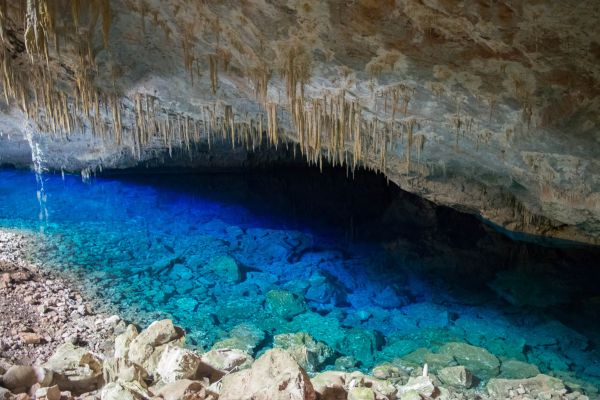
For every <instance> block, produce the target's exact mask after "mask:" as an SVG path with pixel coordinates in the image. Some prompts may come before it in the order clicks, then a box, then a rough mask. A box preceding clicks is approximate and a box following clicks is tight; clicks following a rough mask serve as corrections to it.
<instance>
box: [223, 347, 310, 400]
mask: <svg viewBox="0 0 600 400" xmlns="http://www.w3.org/2000/svg"><path fill="white" fill-rule="evenodd" d="M315 399H316V394H315V391H314V388H313V386H312V384H311V382H310V378H309V377H308V375H307V374H306V372H304V370H303V369H302V368H300V366H299V365H298V364H297V363H296V361H295V360H294V359H293V358H292V356H291V355H289V354H288V353H287V352H286V351H285V350H282V349H272V350H269V351H267V352H266V353H265V354H263V355H262V356H261V357H260V358H259V359H258V360H256V362H255V363H254V364H252V367H251V368H250V369H247V370H243V371H240V372H235V373H233V374H230V375H226V376H225V377H223V380H222V388H221V392H220V394H219V400H315Z"/></svg>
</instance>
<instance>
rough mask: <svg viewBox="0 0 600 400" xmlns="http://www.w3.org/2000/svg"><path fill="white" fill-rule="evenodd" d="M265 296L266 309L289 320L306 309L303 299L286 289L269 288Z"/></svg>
mask: <svg viewBox="0 0 600 400" xmlns="http://www.w3.org/2000/svg"><path fill="white" fill-rule="evenodd" d="M266 298H267V310H268V311H270V312H271V313H273V314H274V315H276V316H278V317H281V318H283V319H287V320H291V319H292V318H294V317H295V316H296V315H298V314H301V313H303V312H304V311H305V310H306V306H305V304H304V299H302V298H301V297H300V296H298V295H297V294H294V293H292V292H288V291H287V290H280V289H275V290H270V291H269V292H267V296H266Z"/></svg>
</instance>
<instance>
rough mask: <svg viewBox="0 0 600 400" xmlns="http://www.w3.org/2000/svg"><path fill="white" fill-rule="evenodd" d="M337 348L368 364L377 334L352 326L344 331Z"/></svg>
mask: <svg viewBox="0 0 600 400" xmlns="http://www.w3.org/2000/svg"><path fill="white" fill-rule="evenodd" d="M339 350H340V351H341V352H343V353H344V354H346V355H349V356H352V357H354V358H356V359H357V360H358V361H360V362H361V363H362V364H363V365H370V364H372V363H373V359H374V355H375V351H376V350H377V336H376V334H375V332H373V331H368V330H365V329H360V328H354V329H352V330H350V331H348V332H347V333H346V336H345V337H344V338H343V339H342V341H341V342H340V344H339Z"/></svg>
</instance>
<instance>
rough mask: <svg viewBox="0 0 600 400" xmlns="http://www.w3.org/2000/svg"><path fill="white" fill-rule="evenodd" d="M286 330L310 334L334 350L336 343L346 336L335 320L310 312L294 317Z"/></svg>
mask: <svg viewBox="0 0 600 400" xmlns="http://www.w3.org/2000/svg"><path fill="white" fill-rule="evenodd" d="M288 330H289V331H290V332H310V334H311V335H312V337H313V338H315V339H316V340H318V341H319V342H323V343H325V344H327V345H328V346H329V347H331V348H336V345H337V344H338V342H339V341H341V340H342V339H343V338H344V335H345V334H346V330H345V329H343V328H342V327H341V326H340V322H339V320H338V319H337V318H335V317H330V316H323V315H321V314H318V313H315V312H311V311H309V312H306V313H303V314H300V315H298V316H296V317H294V319H293V320H292V321H291V322H290V323H289V325H288Z"/></svg>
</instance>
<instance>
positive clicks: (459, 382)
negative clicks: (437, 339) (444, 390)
mask: <svg viewBox="0 0 600 400" xmlns="http://www.w3.org/2000/svg"><path fill="white" fill-rule="evenodd" d="M437 377H438V378H439V379H440V381H442V382H443V383H445V384H446V385H450V386H454V387H458V388H466V389H468V388H470V387H471V385H472V384H473V374H471V371H469V370H468V369H466V368H465V367H463V366H462V365H457V366H455V367H446V368H442V369H441V370H439V371H438V373H437Z"/></svg>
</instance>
